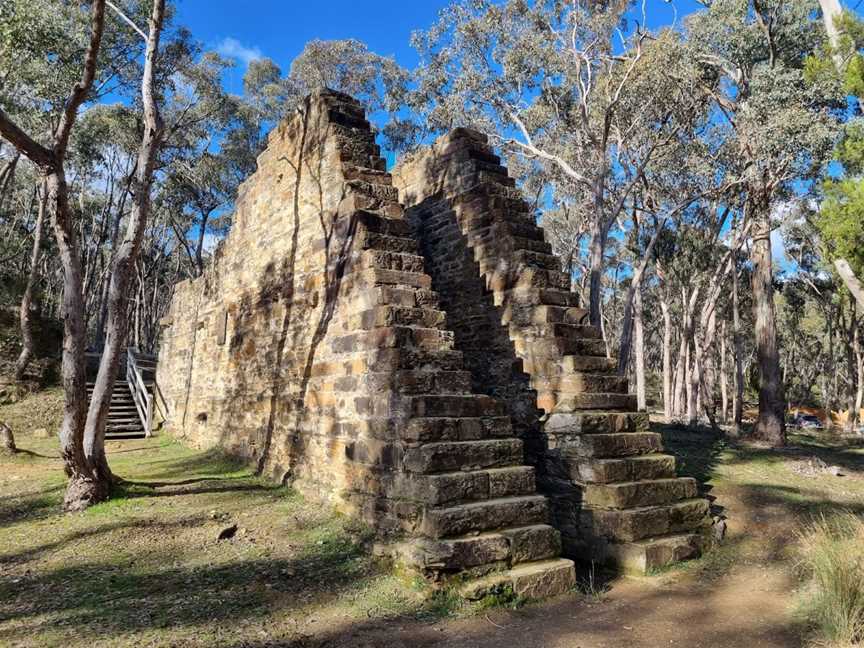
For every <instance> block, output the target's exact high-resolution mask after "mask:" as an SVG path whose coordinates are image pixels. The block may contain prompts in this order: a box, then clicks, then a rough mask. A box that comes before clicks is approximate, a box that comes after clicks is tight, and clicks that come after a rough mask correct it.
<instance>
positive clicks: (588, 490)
mask: <svg viewBox="0 0 864 648" xmlns="http://www.w3.org/2000/svg"><path fill="white" fill-rule="evenodd" d="M698 492H699V491H698V487H697V485H696V480H695V479H693V478H692V477H673V478H671V479H652V480H645V481H634V482H619V483H612V484H586V485H585V486H584V488H583V489H582V503H583V504H584V505H585V506H590V507H595V508H613V509H622V508H632V507H637V506H653V505H656V504H668V503H670V502H677V501H678V500H682V499H690V498H693V497H696V495H697V494H698Z"/></svg>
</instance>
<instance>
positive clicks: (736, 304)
mask: <svg viewBox="0 0 864 648" xmlns="http://www.w3.org/2000/svg"><path fill="white" fill-rule="evenodd" d="M738 282H739V274H738V262H737V260H736V261H735V267H733V269H732V354H733V357H734V361H735V381H734V382H735V392H734V396H733V398H732V431H733V432H734V433H735V434H736V435H737V434H740V433H741V422H742V420H743V418H744V341H743V339H742V337H741V304H740V301H739V300H740V298H739V295H738Z"/></svg>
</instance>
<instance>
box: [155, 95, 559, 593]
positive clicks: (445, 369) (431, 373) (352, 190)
mask: <svg viewBox="0 0 864 648" xmlns="http://www.w3.org/2000/svg"><path fill="white" fill-rule="evenodd" d="M384 169H385V165H384V161H383V159H382V158H381V157H380V156H379V149H378V147H377V146H376V145H375V143H374V137H373V135H372V133H371V131H370V127H369V123H368V122H367V121H366V119H365V117H364V113H363V110H362V108H361V107H360V105H359V104H358V103H357V102H356V101H354V100H353V99H351V98H350V97H347V96H345V95H341V94H338V93H334V92H329V91H322V92H319V93H316V94H314V95H312V96H310V97H308V98H307V100H306V101H305V103H304V104H303V105H302V106H301V108H300V109H299V110H298V111H297V113H296V114H294V115H292V116H291V117H289V118H287V119H286V120H285V121H284V122H283V123H282V124H281V125H280V126H278V127H277V128H276V129H274V131H273V132H272V133H271V134H270V136H269V142H268V147H267V150H266V151H265V152H264V153H262V154H261V155H260V157H259V159H258V170H257V171H256V173H255V174H253V175H252V176H251V177H250V178H249V179H248V180H246V182H244V184H243V185H242V187H241V189H240V191H239V195H238V197H237V200H236V211H235V215H234V223H233V225H232V229H231V232H230V233H229V235H228V236H227V238H226V239H225V241H224V242H223V243H222V244H221V245H220V247H219V248H218V250H217V251H216V253H215V255H214V257H215V258H214V260H213V263H212V264H211V265H210V266H209V267H208V268H207V270H206V272H205V273H204V275H203V276H202V277H200V278H197V279H195V280H190V281H186V282H183V283H180V284H178V285H177V286H176V289H175V294H174V298H173V301H172V304H171V308H170V312H169V314H168V315H167V316H166V318H165V319H164V320H163V325H164V330H163V337H162V343H161V348H160V354H159V364H158V382H159V385H160V387H161V390H162V393H163V395H164V397H165V400H166V402H167V405H168V415H167V419H168V420H167V424H168V427H169V429H171V430H173V431H174V432H175V433H176V434H178V435H179V436H181V437H183V438H185V439H186V440H188V441H189V442H191V443H193V444H195V445H198V446H199V447H207V446H221V447H223V448H225V449H227V450H228V451H229V452H232V453H235V454H238V455H240V456H243V457H246V458H249V459H251V460H254V461H256V462H257V463H258V465H259V467H260V468H261V470H262V471H264V472H265V473H267V474H271V475H273V476H274V477H275V478H277V479H279V480H282V481H283V482H286V483H291V484H293V485H294V486H295V487H296V488H298V489H299V490H300V491H301V492H304V493H306V494H308V495H310V496H313V497H315V498H316V499H321V500H326V501H330V502H332V503H333V504H335V505H336V506H337V507H338V508H340V509H341V510H343V511H346V512H347V513H349V514H351V515H354V516H357V517H359V518H361V519H363V520H365V521H366V522H368V523H369V524H371V525H372V526H374V528H375V529H376V530H377V531H378V532H379V533H380V535H382V536H384V537H392V538H396V539H405V541H404V542H397V541H396V540H394V541H393V543H392V546H394V547H399V555H400V557H401V558H402V559H403V560H406V561H408V562H410V564H411V565H412V566H414V567H416V568H419V569H421V570H423V571H424V572H425V573H427V574H429V575H430V576H432V577H442V578H443V577H446V576H449V575H451V574H462V575H463V578H464V579H465V580H466V582H467V584H466V585H465V586H464V587H466V590H465V592H466V594H467V595H479V594H482V592H483V591H487V590H488V588H489V587H491V586H497V585H507V584H509V585H511V586H512V587H513V589H514V591H515V592H516V593H517V594H521V595H525V596H530V597H538V596H547V595H551V594H556V593H559V592H562V591H565V590H567V589H569V588H570V587H572V586H573V584H574V568H573V562H572V561H570V560H567V559H564V558H561V557H560V552H561V539H560V533H559V532H558V531H557V530H556V529H555V528H554V527H552V526H550V524H549V509H550V504H549V499H548V498H547V497H545V496H543V495H539V494H538V493H537V490H536V486H535V468H534V467H533V466H529V465H526V464H525V461H524V457H525V452H524V451H523V436H524V435H517V434H516V433H515V432H514V427H513V425H512V424H511V420H510V417H509V416H508V415H507V412H506V406H505V405H504V404H502V403H501V402H499V401H498V400H496V399H495V398H493V397H492V396H490V395H488V394H484V393H479V392H478V391H477V390H475V389H474V388H473V387H472V376H471V374H470V372H469V371H468V370H466V368H465V364H464V361H463V354H462V352H460V351H459V350H456V349H454V345H453V339H454V335H453V333H452V332H451V331H449V330H448V329H447V328H446V326H445V322H446V315H445V313H444V312H443V311H442V310H441V307H440V305H439V298H438V295H437V294H436V293H435V292H434V291H433V290H432V289H431V284H432V279H431V278H430V276H429V275H428V274H426V271H425V269H424V258H423V256H421V255H420V254H419V251H418V249H417V244H416V242H415V240H414V238H413V237H412V235H411V231H410V227H409V224H408V222H407V221H406V220H405V219H404V218H403V209H402V207H401V205H400V204H399V201H398V196H397V191H396V189H395V188H394V187H393V186H392V181H391V176H390V174H388V173H386V172H385V170H384ZM470 577H476V578H474V580H470Z"/></svg>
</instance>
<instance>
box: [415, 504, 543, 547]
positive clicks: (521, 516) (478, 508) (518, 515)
mask: <svg viewBox="0 0 864 648" xmlns="http://www.w3.org/2000/svg"><path fill="white" fill-rule="evenodd" d="M548 521H549V503H548V501H547V499H546V498H545V497H543V496H542V495H525V496H522V497H503V498H498V499H490V500H483V501H480V502H471V503H468V504H459V505H456V506H449V507H441V508H429V509H426V512H425V514H424V516H423V521H422V522H421V527H420V531H421V533H422V535H425V536H427V537H430V538H446V537H450V536H461V535H466V534H469V533H472V532H475V531H476V532H480V531H492V530H495V529H501V528H505V527H516V526H529V525H533V524H547V523H548Z"/></svg>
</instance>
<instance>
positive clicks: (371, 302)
mask: <svg viewBox="0 0 864 648" xmlns="http://www.w3.org/2000/svg"><path fill="white" fill-rule="evenodd" d="M378 306H399V307H409V308H432V309H435V310H437V309H438V293H436V292H435V291H434V290H426V289H422V288H412V287H401V286H392V285H381V286H374V287H372V288H370V289H369V290H366V291H363V292H362V294H360V295H357V296H356V297H354V298H353V300H352V304H351V307H352V308H351V310H357V311H360V310H368V309H369V308H376V307H378Z"/></svg>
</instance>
